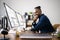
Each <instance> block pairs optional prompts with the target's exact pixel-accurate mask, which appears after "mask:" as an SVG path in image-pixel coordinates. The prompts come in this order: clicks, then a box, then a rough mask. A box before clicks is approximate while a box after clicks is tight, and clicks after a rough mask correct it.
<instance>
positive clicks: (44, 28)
mask: <svg viewBox="0 0 60 40" xmlns="http://www.w3.org/2000/svg"><path fill="white" fill-rule="evenodd" d="M37 20H38V22H37ZM32 26H33V28H32V29H31V31H37V32H38V31H39V30H40V31H41V33H51V32H54V31H55V30H54V28H53V27H52V25H51V23H50V21H49V19H48V18H47V16H46V15H44V14H42V10H41V7H40V6H38V7H35V16H34V18H33V23H32Z"/></svg>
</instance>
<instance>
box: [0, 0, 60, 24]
mask: <svg viewBox="0 0 60 40" xmlns="http://www.w3.org/2000/svg"><path fill="white" fill-rule="evenodd" d="M3 2H5V3H7V4H8V5H9V6H10V7H11V8H13V9H14V10H16V11H18V12H20V13H23V14H24V12H30V11H33V10H34V7H36V6H41V8H42V11H43V13H44V14H45V15H47V16H48V17H49V19H50V21H51V23H52V24H55V23H60V18H59V16H60V0H0V17H1V16H2V15H5V9H4V6H3Z"/></svg>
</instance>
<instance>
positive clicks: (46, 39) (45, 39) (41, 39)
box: [20, 31, 53, 40]
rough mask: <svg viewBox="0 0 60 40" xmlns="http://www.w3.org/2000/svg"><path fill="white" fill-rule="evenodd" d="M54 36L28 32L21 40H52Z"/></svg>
mask: <svg viewBox="0 0 60 40" xmlns="http://www.w3.org/2000/svg"><path fill="white" fill-rule="evenodd" d="M52 38H53V37H52V35H49V34H39V33H33V32H31V31H26V32H24V33H22V34H21V35H20V39H21V40H52Z"/></svg>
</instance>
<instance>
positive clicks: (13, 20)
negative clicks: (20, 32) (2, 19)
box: [4, 3, 20, 28]
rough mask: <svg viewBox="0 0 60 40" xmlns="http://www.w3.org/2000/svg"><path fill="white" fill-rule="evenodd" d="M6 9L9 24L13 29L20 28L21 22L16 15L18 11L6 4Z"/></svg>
mask: <svg viewBox="0 0 60 40" xmlns="http://www.w3.org/2000/svg"><path fill="white" fill-rule="evenodd" d="M4 7H5V10H6V14H7V17H8V19H9V23H10V25H11V27H12V28H14V27H19V26H20V25H19V21H18V18H17V15H16V11H15V10H13V9H12V8H11V7H9V6H8V5H7V4H6V3H4Z"/></svg>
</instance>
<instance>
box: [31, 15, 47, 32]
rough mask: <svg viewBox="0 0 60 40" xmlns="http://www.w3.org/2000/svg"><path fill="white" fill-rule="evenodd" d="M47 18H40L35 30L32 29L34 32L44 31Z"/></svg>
mask: <svg viewBox="0 0 60 40" xmlns="http://www.w3.org/2000/svg"><path fill="white" fill-rule="evenodd" d="M45 20H46V17H45V16H42V17H41V18H39V22H38V23H37V24H36V25H35V22H34V24H33V26H34V28H33V29H32V30H33V31H35V30H37V31H38V30H39V29H42V28H43V27H44V23H45Z"/></svg>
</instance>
